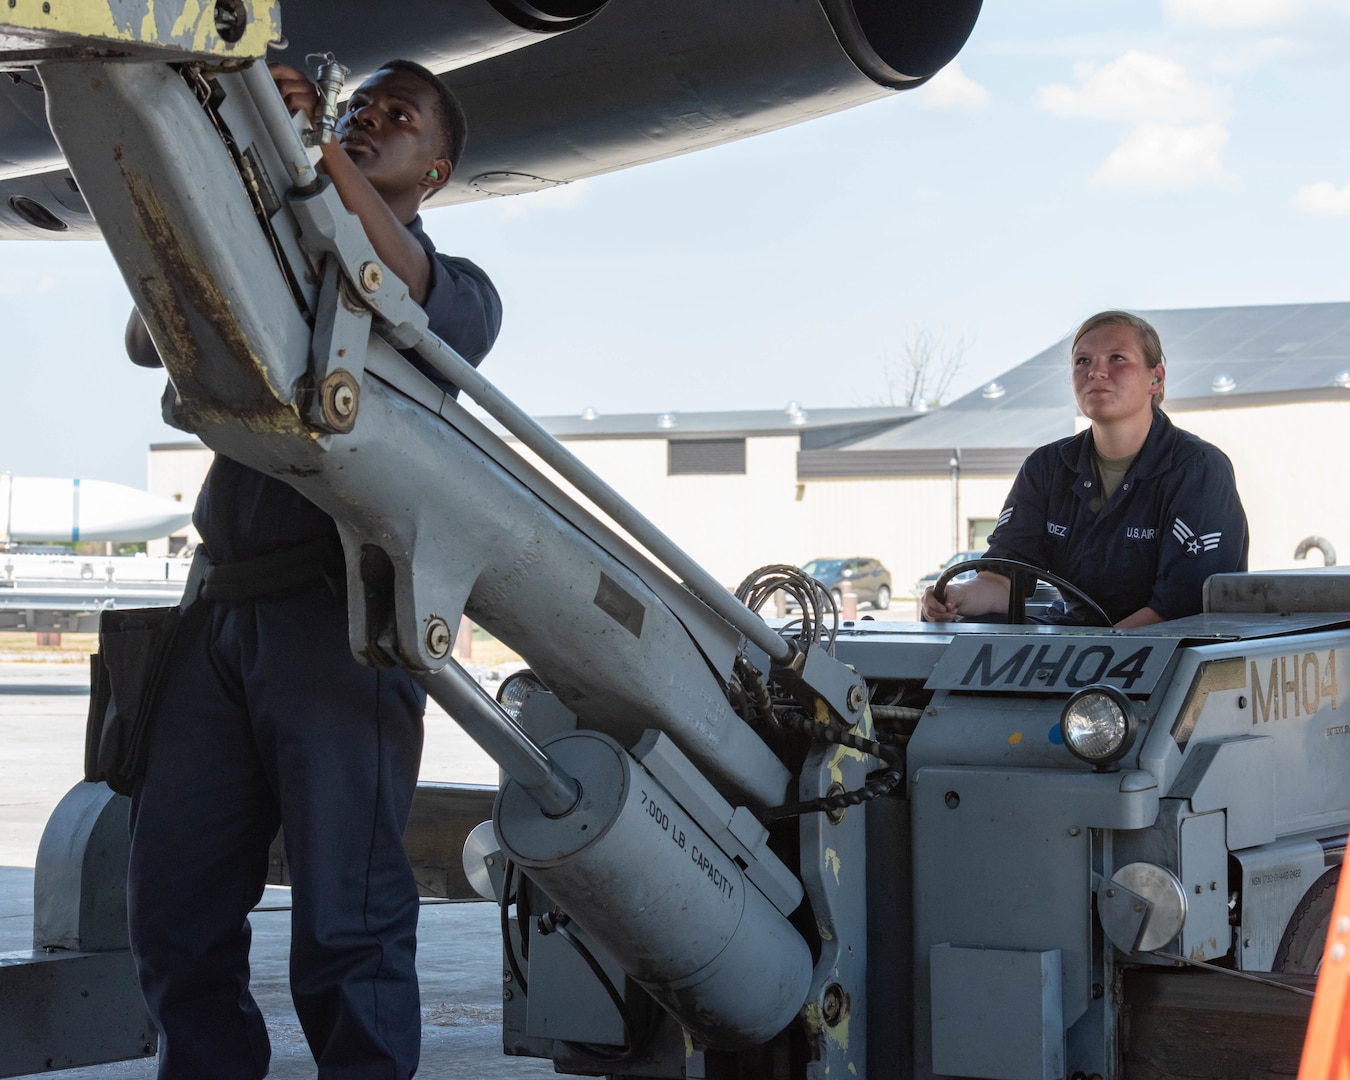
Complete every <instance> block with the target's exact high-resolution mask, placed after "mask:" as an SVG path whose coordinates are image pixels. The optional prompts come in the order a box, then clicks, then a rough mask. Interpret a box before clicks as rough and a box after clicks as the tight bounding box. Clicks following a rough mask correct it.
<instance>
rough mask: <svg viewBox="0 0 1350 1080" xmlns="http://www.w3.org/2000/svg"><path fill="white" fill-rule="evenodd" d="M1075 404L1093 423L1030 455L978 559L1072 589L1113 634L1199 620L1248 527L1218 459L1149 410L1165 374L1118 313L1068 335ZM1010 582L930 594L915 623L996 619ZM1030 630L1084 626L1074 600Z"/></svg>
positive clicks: (1138, 332) (1141, 328) (1142, 332)
mask: <svg viewBox="0 0 1350 1080" xmlns="http://www.w3.org/2000/svg"><path fill="white" fill-rule="evenodd" d="M1071 373H1072V378H1073V389H1074V396H1075V397H1076V398H1077V399H1078V407H1079V410H1080V411H1081V412H1082V414H1083V415H1084V416H1085V417H1087V418H1088V421H1089V422H1090V424H1091V426H1090V427H1089V429H1088V430H1087V431H1083V432H1080V433H1079V434H1077V435H1074V436H1071V437H1069V438H1067V439H1061V440H1059V441H1058V442H1053V443H1049V444H1047V445H1045V446H1042V447H1040V449H1038V450H1035V451H1033V452H1032V453H1031V455H1030V456H1029V457H1028V458H1027V460H1026V461H1025V462H1024V463H1023V465H1022V468H1021V470H1020V471H1019V472H1018V474H1017V479H1016V480H1015V481H1013V487H1012V491H1011V492H1009V494H1008V499H1007V502H1006V503H1004V506H1003V511H1002V513H1001V514H1000V515H999V519H998V526H997V527H996V528H995V529H994V531H993V533H991V534H990V536H989V550H988V552H987V554H988V556H989V557H991V558H1001V559H1016V560H1018V561H1019V562H1025V563H1030V564H1031V565H1032V566H1036V567H1039V568H1041V569H1043V570H1049V571H1050V572H1051V573H1054V574H1058V575H1059V576H1060V577H1062V578H1064V579H1065V580H1067V581H1069V582H1071V583H1072V584H1074V585H1077V586H1078V587H1079V588H1080V589H1082V590H1083V591H1084V592H1085V593H1087V595H1088V596H1090V597H1092V599H1094V600H1095V601H1097V603H1098V604H1100V605H1101V607H1102V609H1103V610H1104V611H1105V612H1106V613H1107V614H1108V615H1109V616H1110V618H1111V621H1112V622H1113V623H1114V624H1115V625H1116V626H1120V627H1130V626H1148V625H1151V624H1153V623H1157V622H1162V621H1164V620H1166V619H1178V618H1181V617H1182V616H1184V615H1195V614H1198V613H1199V612H1200V610H1201V607H1202V592H1203V588H1204V583H1205V579H1206V578H1207V577H1209V576H1210V575H1211V574H1217V573H1223V572H1229V571H1234V570H1246V569H1247V516H1246V514H1245V513H1244V512H1243V509H1242V500H1241V499H1240V498H1238V493H1237V484H1236V482H1235V480H1234V478H1233V466H1232V464H1231V463H1230V462H1229V460H1228V458H1227V457H1226V456H1225V455H1224V453H1223V452H1222V451H1221V450H1219V449H1218V448H1217V447H1215V446H1211V445H1210V444H1209V443H1207V442H1205V441H1204V440H1203V439H1199V438H1196V436H1194V435H1192V434H1190V433H1189V432H1186V431H1182V430H1181V429H1180V428H1178V427H1176V426H1175V425H1174V424H1173V423H1172V421H1171V420H1169V419H1168V418H1167V415H1166V413H1164V412H1163V411H1162V409H1161V408H1160V407H1159V406H1160V405H1161V404H1162V400H1163V391H1164V389H1165V387H1166V380H1167V367H1166V364H1165V362H1164V358H1163V352H1162V344H1161V342H1159V340H1158V335H1157V332H1156V331H1155V330H1154V329H1153V327H1152V326H1150V325H1149V324H1148V323H1147V322H1145V321H1144V320H1143V319H1141V318H1139V316H1137V315H1132V314H1130V313H1128V312H1123V311H1104V312H1101V313H1100V314H1098V315H1094V316H1093V317H1092V318H1090V319H1088V320H1086V321H1085V322H1084V323H1083V325H1082V326H1081V327H1080V328H1079V330H1078V333H1077V334H1076V335H1075V336H1074V341H1073V352H1072V361H1071ZM1008 589H1009V581H1008V579H1007V578H1006V577H1003V576H1002V575H1000V574H994V573H989V572H987V571H982V572H981V573H980V574H978V575H977V576H976V578H975V580H974V581H970V582H966V583H964V584H959V585H958V584H949V585H948V586H947V595H946V603H945V604H943V603H939V602H938V600H937V598H936V597H935V596H934V595H933V590H932V589H931V588H929V589H928V590H927V592H926V593H925V594H924V596H923V599H922V601H921V604H922V610H923V615H924V618H926V619H928V620H929V621H932V622H945V621H948V620H951V619H954V618H956V617H957V616H958V615H959V616H962V617H964V618H967V619H978V618H979V617H980V616H982V615H987V614H990V613H994V612H1001V611H1006V610H1007V607H1008ZM1038 621H1046V622H1064V623H1082V622H1084V621H1085V619H1084V617H1083V613H1082V612H1080V611H1078V610H1077V609H1076V608H1075V606H1074V603H1073V601H1066V602H1062V603H1060V604H1059V605H1057V608H1056V609H1054V610H1052V611H1051V612H1050V614H1049V615H1048V616H1047V617H1046V618H1044V619H1042V620H1038Z"/></svg>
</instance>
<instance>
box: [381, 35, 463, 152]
mask: <svg viewBox="0 0 1350 1080" xmlns="http://www.w3.org/2000/svg"><path fill="white" fill-rule="evenodd" d="M376 70H378V71H406V72H408V74H410V75H416V76H417V77H418V78H419V79H421V80H422V81H423V82H424V83H426V84H427V85H428V86H429V87H431V88H432V89H433V90H435V91H436V122H437V123H438V124H439V125H440V128H441V152H442V153H443V154H444V155H445V157H446V158H447V159H449V161H450V168H451V169H458V168H459V159H460V157H461V156H462V155H463V154H464V142H465V140H466V139H467V138H468V137H469V121H468V119H467V118H466V117H465V115H464V106H463V105H461V104H460V103H459V98H457V97H455V95H454V94H452V93H451V92H450V88H449V87H448V86H446V85H445V83H443V82H441V80H440V79H438V78H436V75H435V73H434V72H432V71H431V70H430V69H429V68H424V67H423V66H422V65H421V64H419V63H416V62H415V61H412V60H386V61H385V62H384V63H383V64H381V65H380V66H379V67H378V68H377V69H376Z"/></svg>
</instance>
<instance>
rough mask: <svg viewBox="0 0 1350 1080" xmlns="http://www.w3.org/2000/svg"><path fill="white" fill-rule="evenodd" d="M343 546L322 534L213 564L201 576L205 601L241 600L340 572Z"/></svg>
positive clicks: (202, 594)
mask: <svg viewBox="0 0 1350 1080" xmlns="http://www.w3.org/2000/svg"><path fill="white" fill-rule="evenodd" d="M341 566H342V547H341V545H340V544H338V543H337V542H336V541H335V540H334V539H333V538H332V537H328V536H323V537H320V538H319V539H317V540H310V541H308V542H307V543H304V544H297V545H296V546H295V547H289V548H282V549H281V550H280V551H269V552H268V553H267V554H266V555H258V556H255V557H254V558H252V559H238V560H235V561H233V562H224V563H213V564H211V565H210V566H208V567H207V568H206V571H205V573H204V574H203V576H202V586H201V592H200V593H199V594H198V595H199V596H201V598H202V599H204V600H218V601H220V602H221V603H226V604H231V603H238V602H239V601H241V600H252V599H255V598H256V597H259V596H269V595H271V594H273V593H279V592H284V591H285V590H287V589H293V588H295V587H296V586H297V585H307V584H309V583H310V582H313V581H319V580H322V579H324V578H327V577H329V576H330V575H332V574H334V573H335V572H336V573H337V574H338V575H341Z"/></svg>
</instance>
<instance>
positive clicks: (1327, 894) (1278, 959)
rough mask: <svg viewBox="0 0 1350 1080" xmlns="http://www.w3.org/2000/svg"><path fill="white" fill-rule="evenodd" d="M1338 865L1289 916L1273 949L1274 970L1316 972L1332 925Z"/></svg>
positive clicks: (1338, 871) (1320, 880) (1308, 893)
mask: <svg viewBox="0 0 1350 1080" xmlns="http://www.w3.org/2000/svg"><path fill="white" fill-rule="evenodd" d="M1340 880H1341V868H1340V867H1339V866H1333V867H1332V868H1331V869H1330V870H1328V871H1327V872H1326V873H1325V874H1323V875H1322V876H1321V877H1320V878H1318V879H1317V880H1316V881H1315V882H1313V884H1312V888H1310V889H1309V890H1308V891H1307V892H1306V893H1304V894H1303V899H1302V900H1300V901H1299V902H1298V907H1296V908H1295V909H1294V914H1293V915H1291V916H1290V917H1289V925H1288V926H1287V927H1285V930H1284V936H1283V937H1281V938H1280V945H1279V948H1277V949H1276V950H1275V960H1274V963H1273V964H1272V967H1273V968H1274V970H1275V971H1280V972H1286V973H1290V974H1300V975H1316V974H1317V972H1318V969H1319V968H1320V967H1321V966H1322V950H1323V949H1324V948H1326V943H1327V932H1328V931H1329V930H1330V929H1331V911H1332V908H1333V907H1335V905H1336V888H1337V886H1338V885H1339V884H1340Z"/></svg>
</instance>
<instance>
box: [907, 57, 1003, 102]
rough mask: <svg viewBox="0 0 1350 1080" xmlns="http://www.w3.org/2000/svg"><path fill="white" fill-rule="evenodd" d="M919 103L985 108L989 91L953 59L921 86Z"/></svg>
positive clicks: (988, 99) (918, 92) (918, 95)
mask: <svg viewBox="0 0 1350 1080" xmlns="http://www.w3.org/2000/svg"><path fill="white" fill-rule="evenodd" d="M916 96H917V97H918V99H919V104H921V105H924V106H927V107H928V108H931V109H984V108H987V107H988V106H989V101H990V98H989V91H988V90H986V89H985V88H984V87H983V86H981V85H980V84H979V83H977V82H976V81H975V80H974V79H972V78H971V77H970V76H969V75H967V74H966V73H965V72H964V71H962V70H961V65H960V64H959V63H958V62H957V61H955V60H953V61H952V62H951V63H950V64H948V65H947V66H946V67H945V68H943V69H942V70H941V71H939V72H938V73H937V74H936V75H934V76H933V77H932V79H930V80H929V81H928V82H927V83H926V84H925V85H924V86H922V87H920V88H919V90H918V91H917V94H916Z"/></svg>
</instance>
